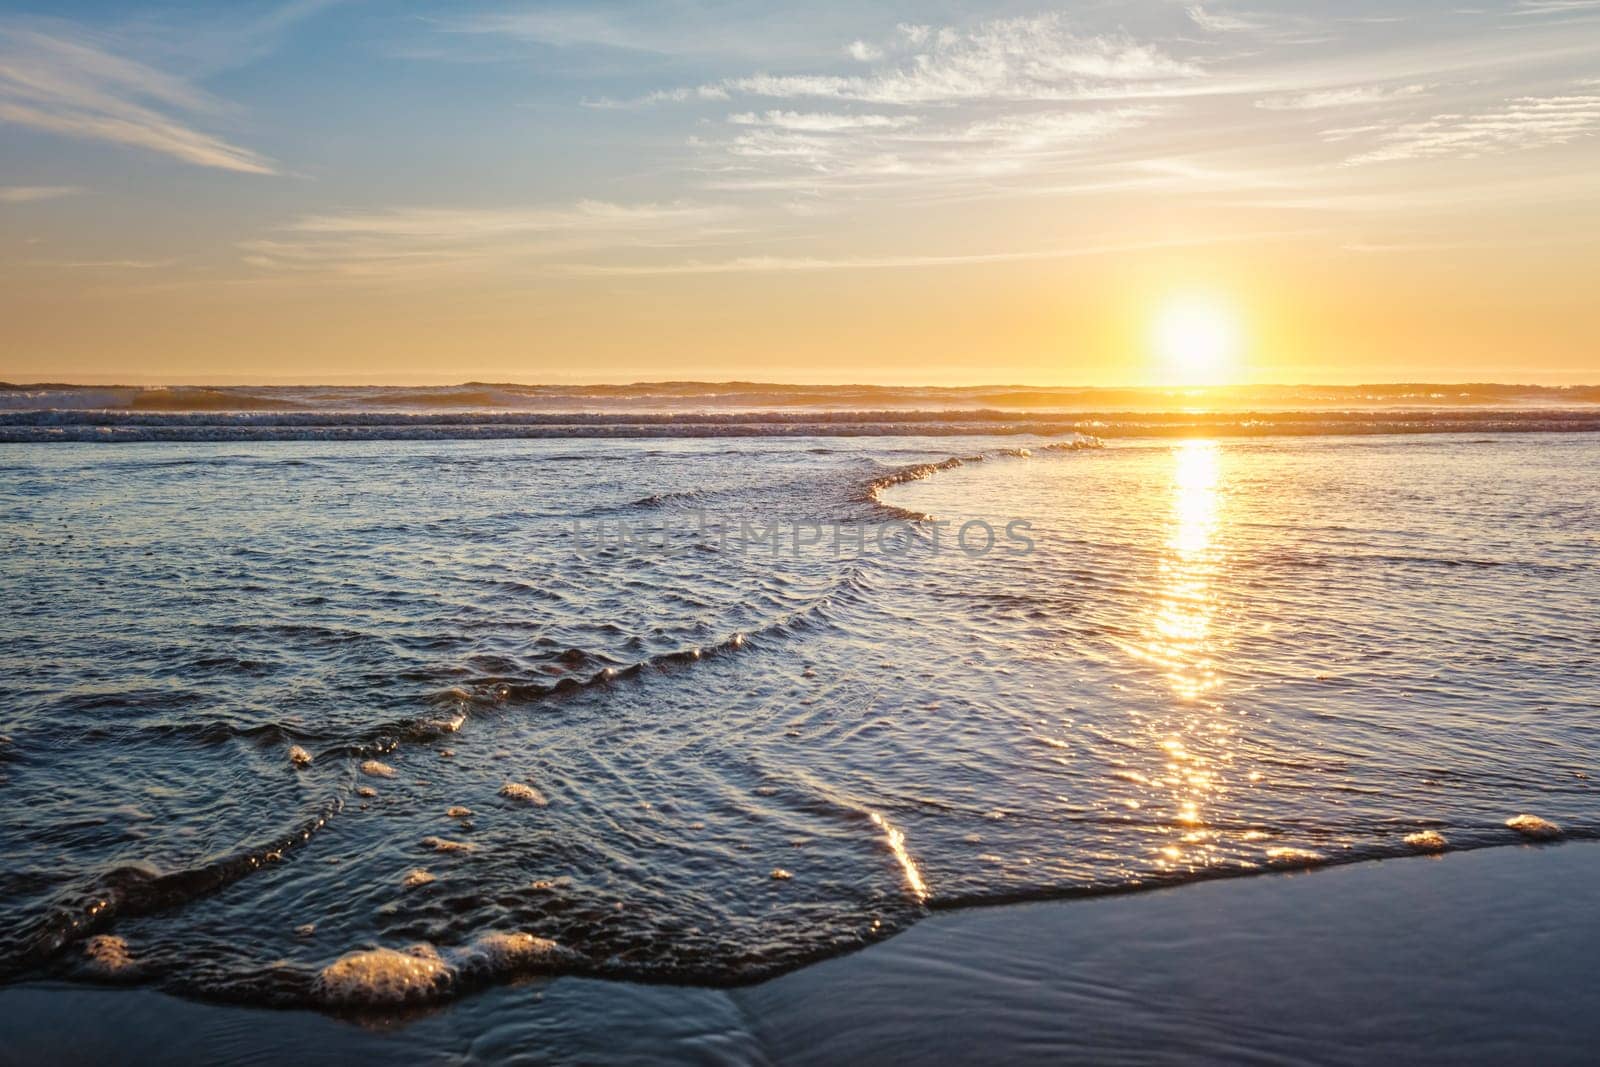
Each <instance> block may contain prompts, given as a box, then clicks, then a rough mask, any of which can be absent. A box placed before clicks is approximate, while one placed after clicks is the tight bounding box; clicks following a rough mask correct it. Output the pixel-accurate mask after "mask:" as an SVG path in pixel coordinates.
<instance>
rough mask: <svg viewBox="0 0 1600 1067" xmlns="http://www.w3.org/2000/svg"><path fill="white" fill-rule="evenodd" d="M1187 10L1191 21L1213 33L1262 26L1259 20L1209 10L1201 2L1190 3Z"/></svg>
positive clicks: (1255, 28)
mask: <svg viewBox="0 0 1600 1067" xmlns="http://www.w3.org/2000/svg"><path fill="white" fill-rule="evenodd" d="M1186 10H1187V12H1188V14H1189V21H1191V22H1193V23H1194V24H1195V25H1196V26H1199V27H1200V28H1201V29H1202V30H1209V31H1211V32H1212V33H1245V32H1248V31H1250V30H1258V29H1260V28H1261V24H1260V23H1258V22H1254V21H1252V20H1250V19H1243V18H1239V17H1238V16H1237V15H1228V14H1223V13H1221V12H1214V11H1207V10H1206V9H1205V8H1203V7H1201V6H1200V5H1199V4H1190V5H1189V6H1188V8H1187V9H1186Z"/></svg>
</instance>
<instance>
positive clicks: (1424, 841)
mask: <svg viewBox="0 0 1600 1067" xmlns="http://www.w3.org/2000/svg"><path fill="white" fill-rule="evenodd" d="M1405 842H1406V844H1408V845H1410V846H1411V847H1412V848H1415V849H1419V850H1421V851H1423V852H1443V851H1444V850H1445V849H1446V848H1448V847H1449V844H1450V842H1448V841H1446V840H1445V839H1444V835H1443V834H1441V833H1440V832H1439V831H1437V830H1419V831H1417V832H1416V833H1414V834H1407V835H1406V836H1405Z"/></svg>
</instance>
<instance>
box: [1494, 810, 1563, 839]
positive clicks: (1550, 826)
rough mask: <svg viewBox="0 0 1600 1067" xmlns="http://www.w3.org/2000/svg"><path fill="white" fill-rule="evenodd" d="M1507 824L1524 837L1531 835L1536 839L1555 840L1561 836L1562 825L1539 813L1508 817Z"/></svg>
mask: <svg viewBox="0 0 1600 1067" xmlns="http://www.w3.org/2000/svg"><path fill="white" fill-rule="evenodd" d="M1506 825H1507V826H1509V827H1511V829H1513V830H1515V831H1516V832H1517V833H1519V834H1521V835H1522V836H1523V837H1531V838H1533V839H1534V840H1535V841H1553V840H1555V839H1556V838H1558V837H1560V836H1561V827H1559V826H1557V825H1556V824H1555V823H1553V822H1551V821H1550V820H1549V819H1541V818H1539V816H1537V815H1516V816H1513V817H1512V818H1509V819H1507V820H1506Z"/></svg>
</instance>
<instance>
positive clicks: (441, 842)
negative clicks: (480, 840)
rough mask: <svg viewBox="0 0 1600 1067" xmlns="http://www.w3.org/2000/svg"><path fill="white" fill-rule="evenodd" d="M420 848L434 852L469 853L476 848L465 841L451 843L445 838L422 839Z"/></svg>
mask: <svg viewBox="0 0 1600 1067" xmlns="http://www.w3.org/2000/svg"><path fill="white" fill-rule="evenodd" d="M422 847H423V848H431V849H433V850H434V851H435V852H471V851H472V850H473V849H474V848H476V847H477V846H476V845H473V844H470V843H468V842H466V841H451V840H450V839H449V838H445V837H424V838H423V839H422Z"/></svg>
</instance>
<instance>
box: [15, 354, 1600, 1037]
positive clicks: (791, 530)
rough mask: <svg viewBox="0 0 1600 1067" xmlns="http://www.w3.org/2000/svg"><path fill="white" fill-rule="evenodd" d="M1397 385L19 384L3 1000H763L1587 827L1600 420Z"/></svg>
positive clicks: (390, 1004)
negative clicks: (808, 973)
mask: <svg viewBox="0 0 1600 1067" xmlns="http://www.w3.org/2000/svg"><path fill="white" fill-rule="evenodd" d="M1451 388H1452V389H1455V388H1457V387H1451ZM1362 389H1363V390H1365V391H1364V392H1363V391H1361V390H1354V391H1340V390H1324V391H1314V390H1300V391H1298V392H1295V391H1282V392H1277V393H1271V394H1270V395H1269V394H1267V393H1262V392H1257V393H1255V394H1248V395H1240V396H1238V397H1233V398H1224V402H1222V403H1219V404H1218V405H1216V406H1215V407H1213V408H1211V409H1210V410H1207V411H1201V410H1199V409H1198V408H1197V409H1195V410H1184V409H1182V408H1181V407H1179V408H1178V409H1176V410H1174V409H1173V407H1172V405H1171V404H1170V402H1169V401H1170V398H1163V403H1162V404H1161V405H1157V404H1155V403H1153V402H1151V400H1152V398H1150V397H1148V396H1146V397H1142V398H1141V397H1139V396H1132V395H1130V396H1120V395H1118V396H1107V395H1103V394H1094V395H1087V394H1079V393H1071V391H1058V392H1057V393H1050V394H1048V395H1041V394H1040V392H1039V391H1024V390H1010V391H1005V390H1001V391H995V390H989V391H977V390H972V391H964V392H963V391H938V390H922V391H899V392H895V391H885V390H873V389H861V390H834V391H831V392H830V391H827V390H805V389H796V390H793V391H790V392H785V393H778V392H774V391H772V390H770V389H768V388H766V387H756V386H743V385H735V386H728V387H718V388H716V389H712V388H711V387H704V386H690V385H668V386H658V387H650V388H645V387H636V388H634V389H633V390H631V391H629V390H625V389H616V390H610V391H605V390H594V389H589V390H584V389H580V388H577V387H565V388H560V389H547V390H544V391H539V390H536V389H531V388H518V389H513V388H511V387H502V386H468V387H460V388H457V389H452V390H420V389H419V390H391V389H367V390H362V389H318V388H314V387H298V388H297V389H276V390H263V389H248V390H240V389H234V390H230V389H206V390H116V389H71V388H66V387H27V388H22V387H17V388H12V389H9V390H7V391H4V392H0V441H3V442H5V443H4V444H0V545H3V547H4V555H3V560H4V562H3V564H0V597H3V600H4V602H5V604H6V605H7V609H6V611H5V613H4V615H3V617H0V662H3V663H4V668H5V677H6V679H7V681H6V689H5V695H4V704H3V707H4V718H3V725H0V735H3V736H0V794H3V796H4V798H5V801H6V805H7V812H8V816H7V819H6V820H5V821H4V823H3V825H0V851H3V854H4V855H5V856H6V857H7V862H6V863H5V864H4V867H3V870H0V980H3V981H18V980H24V979H27V980H34V979H38V978H41V977H42V978H49V979H64V980H68V981H80V980H81V981H118V982H123V981H126V982H135V983H139V984H144V985H149V986H154V987H157V988H160V989H165V990H170V991H174V992H179V993H184V994H189V995H194V996H199V997H206V998H217V999H226V1000H238V1001H244V1002H248V1003H260V1004H279V1005H306V1006H313V1007H319V1008H329V1009H338V1010H345V1009H352V1008H374V1007H376V1008H384V1009H392V1008H394V1007H396V1006H401V1005H415V1004H422V1003H431V1002H437V1001H442V1000H447V999H449V998H451V997H453V996H456V995H458V994H461V993H463V992H466V991H469V990H471V989H473V988H475V987H480V986H483V985H486V984H492V983H498V982H503V981H507V980H510V979H512V978H514V977H516V976H518V975H521V974H526V973H553V974H581V975H590V976H597V977H602V978H626V979H636V980H643V981H673V982H685V983H691V984H705V985H730V984H740V983H747V982H751V981H756V980H758V979H761V978H765V977H769V976H772V975H775V974H778V973H781V972H784V971H788V970H792V969H794V968H798V967H800V966H802V965H804V964H806V963H808V962H810V961H814V960H817V959H820V958H824V957H828V956H832V955H837V954H840V953H844V952H848V951H850V950H852V949H855V948H858V947H861V946H864V945H867V944H871V943H873V942H875V941H879V940H882V939H885V938H888V937H890V936H892V935H893V934H895V933H896V932H898V931H901V930H904V929H906V928H907V927H908V926H910V925H911V924H914V923H916V922H917V921H918V919H919V918H922V917H924V916H926V915H927V914H929V912H930V911H933V910H937V909H949V908H959V907H964V906H971V905H977V904H985V903H999V902H1004V901H1017V900H1025V899H1036V898H1052V897H1068V896H1073V895H1082V894H1100V893H1108V892H1126V891H1132V890H1138V889H1146V888H1152V887H1158V886H1173V885H1180V884H1183V883H1187V882H1193V881H1198V880H1203V879H1210V878H1218V877H1235V876H1248V875H1252V874H1256V873H1259V872H1266V871H1272V870H1282V869H1302V868H1306V867H1313V866H1320V865H1326V864H1336V863H1345V862H1349V861H1354V860H1369V859H1382V858H1385V857H1393V856H1400V855H1408V854H1413V853H1416V852H1419V851H1438V850H1446V849H1465V848H1479V847H1485V846H1493V845H1500V844H1508V843H1513V842H1517V841H1522V840H1526V839H1527V838H1528V837H1530V836H1531V837H1539V836H1540V835H1548V834H1554V833H1557V832H1559V833H1560V834H1562V835H1564V836H1566V837H1593V836H1597V831H1600V794H1597V791H1596V789H1595V782H1594V777H1593V776H1595V775H1597V774H1600V766H1597V764H1596V760H1595V753H1596V752H1597V751H1600V747H1597V743H1596V742H1597V736H1596V733H1597V729H1600V726H1597V723H1600V718H1597V716H1596V711H1597V710H1600V689H1597V687H1596V683H1595V679H1596V678H1600V633H1597V631H1596V629H1595V627H1594V625H1593V622H1592V616H1593V605H1594V604H1595V603H1596V601H1597V599H1600V575H1597V571H1596V559H1597V557H1600V554H1597V548H1600V479H1597V478H1596V477H1595V474H1594V472H1595V471H1596V470H1600V436H1597V435H1596V434H1594V433H1593V432H1591V431H1594V430H1596V429H1600V409H1596V408H1595V407H1594V406H1593V405H1592V403H1586V402H1585V401H1587V400H1588V399H1589V398H1587V397H1585V396H1580V395H1574V394H1569V393H1562V392H1561V391H1542V392H1541V391H1532V392H1528V391H1523V392H1516V393H1512V392H1506V391H1503V390H1502V391H1494V390H1501V389H1502V387H1474V388H1473V390H1472V391H1470V393H1442V392H1440V390H1439V389H1438V388H1428V387H1422V388H1421V389H1419V388H1417V387H1389V388H1388V390H1387V391H1382V390H1375V389H1374V388H1373V387H1362ZM957 394H959V395H957ZM1524 815H1526V816H1529V817H1530V818H1529V819H1528V820H1524V821H1521V822H1514V824H1513V825H1508V820H1516V818H1517V817H1518V816H1524Z"/></svg>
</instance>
